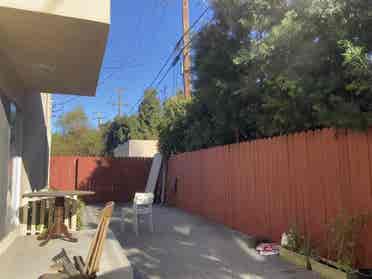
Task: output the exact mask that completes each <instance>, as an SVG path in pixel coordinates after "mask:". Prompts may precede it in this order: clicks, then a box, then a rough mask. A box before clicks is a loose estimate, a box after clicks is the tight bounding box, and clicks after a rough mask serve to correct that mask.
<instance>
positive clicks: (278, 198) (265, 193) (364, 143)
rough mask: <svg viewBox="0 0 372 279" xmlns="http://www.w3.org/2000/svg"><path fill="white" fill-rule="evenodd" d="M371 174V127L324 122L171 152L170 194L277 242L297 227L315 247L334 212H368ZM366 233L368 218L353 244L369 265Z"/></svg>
mask: <svg viewBox="0 0 372 279" xmlns="http://www.w3.org/2000/svg"><path fill="white" fill-rule="evenodd" d="M371 176H372V131H369V132H368V133H354V132H346V131H344V132H343V133H340V132H336V131H335V130H333V129H324V130H320V131H311V132H307V133H298V134H293V135H289V136H282V137H275V138H271V139H262V140H256V141H251V142H245V143H241V144H236V145H229V146H221V147H215V148H210V149H206V150H201V151H197V152H191V153H184V154H180V155H177V156H173V157H171V158H170V160H169V164H168V181H167V200H168V202H169V203H170V204H173V205H176V206H177V207H180V208H182V209H185V210H187V211H189V212H191V213H195V214H199V215H202V216H204V217H207V218H209V219H211V220H213V221H216V222H219V223H223V224H225V225H227V226H230V227H232V228H234V229H236V230H239V231H242V232H244V233H247V234H251V235H261V236H266V237H271V238H272V239H273V240H275V241H279V240H280V236H281V234H282V233H283V232H284V231H287V230H288V229H289V228H290V227H292V226H297V227H298V228H299V229H300V230H301V232H302V233H305V232H307V233H308V234H309V235H310V236H311V239H312V242H313V245H316V246H317V247H318V248H320V247H322V244H321V243H324V240H325V235H326V232H327V230H328V227H327V226H328V225H327V224H329V223H331V222H332V221H333V220H334V218H335V217H336V216H337V215H338V214H340V213H341V212H347V213H348V214H353V215H354V214H359V213H365V212H367V211H368V212H371V211H372V177H371ZM176 181H177V182H176ZM176 184H177V185H176ZM371 232H372V224H370V225H368V229H367V230H366V233H365V235H363V237H362V240H363V243H364V244H363V245H362V247H360V249H359V250H358V255H359V258H360V262H361V265H363V266H368V267H371V266H372V233H371ZM323 248H324V246H323Z"/></svg>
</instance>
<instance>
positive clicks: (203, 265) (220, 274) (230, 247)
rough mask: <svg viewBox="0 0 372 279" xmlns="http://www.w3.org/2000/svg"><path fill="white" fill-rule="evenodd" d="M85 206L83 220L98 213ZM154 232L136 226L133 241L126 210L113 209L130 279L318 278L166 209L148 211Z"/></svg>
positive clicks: (200, 221)
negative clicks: (132, 271) (122, 211)
mask: <svg viewBox="0 0 372 279" xmlns="http://www.w3.org/2000/svg"><path fill="white" fill-rule="evenodd" d="M123 206H124V208H126V209H125V210H126V212H127V213H126V218H125V231H124V232H122V231H121V222H122V220H121V217H120V216H121V208H122V207H123ZM99 209H100V207H99V206H89V207H88V208H87V210H88V212H89V216H90V217H88V219H89V218H90V220H89V222H90V223H91V224H92V223H94V222H95V221H94V220H93V219H92V216H93V215H95V214H96V213H97V212H98V211H99ZM154 224H155V232H154V233H150V232H149V231H148V224H147V222H146V223H142V224H141V225H140V234H139V236H136V235H135V233H134V232H133V227H132V211H131V208H129V207H128V206H125V205H122V206H118V205H117V206H116V208H115V213H114V217H113V219H112V221H111V225H110V226H111V229H112V231H113V232H114V234H115V236H116V237H117V238H118V240H119V242H120V244H121V246H122V248H123V249H122V253H124V254H125V255H126V256H127V257H128V259H129V261H130V262H131V264H132V268H133V270H134V278H135V279H145V278H146V279H147V278H151V279H157V278H163V279H165V278H166V279H171V278H172V279H175V278H180V279H191V278H192V279H196V278H198V279H199V278H210V279H225V278H229V279H232V278H233V279H248V278H249V279H251V278H262V279H269V278H273V279H290V278H303V279H315V278H319V276H318V275H316V274H314V273H313V272H311V271H307V270H304V269H300V268H298V267H296V266H293V265H291V264H288V263H286V262H284V261H282V260H281V259H280V258H279V257H278V256H269V257H264V256H260V255H258V254H257V253H256V252H255V250H254V249H251V248H249V243H250V240H252V239H251V238H249V237H248V236H245V235H243V234H241V233H238V232H235V231H232V230H230V229H228V228H226V227H224V226H222V225H218V224H214V223H211V222H208V221H207V220H205V219H203V218H200V217H197V216H193V215H190V214H187V213H185V212H183V211H181V210H178V209H175V208H169V207H155V208H154Z"/></svg>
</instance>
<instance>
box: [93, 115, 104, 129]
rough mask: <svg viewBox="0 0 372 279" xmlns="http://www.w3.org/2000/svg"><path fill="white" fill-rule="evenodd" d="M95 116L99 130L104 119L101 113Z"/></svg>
mask: <svg viewBox="0 0 372 279" xmlns="http://www.w3.org/2000/svg"><path fill="white" fill-rule="evenodd" d="M94 114H95V116H96V118H94V120H97V121H98V128H99V127H101V125H102V120H103V119H104V117H103V116H102V113H101V112H95V113H94Z"/></svg>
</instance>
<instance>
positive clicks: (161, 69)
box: [147, 7, 210, 88]
mask: <svg viewBox="0 0 372 279" xmlns="http://www.w3.org/2000/svg"><path fill="white" fill-rule="evenodd" d="M209 9H210V7H207V8H205V9H204V11H203V12H202V13H201V15H200V16H199V17H198V18H197V19H196V20H195V21H194V22H193V24H192V25H191V26H190V27H189V28H188V29H187V30H186V31H185V32H184V33H183V34H182V36H181V38H179V39H178V41H177V42H176V45H175V47H174V48H173V51H172V52H171V53H170V54H169V56H168V57H167V59H166V61H165V63H164V64H163V66H162V67H161V68H160V70H159V72H158V73H157V74H156V76H155V78H154V79H153V81H152V82H151V83H150V85H149V86H148V87H147V88H151V87H152V86H153V85H154V83H155V82H156V80H157V79H158V78H159V76H160V75H161V73H162V72H163V70H164V69H165V68H166V67H167V65H168V64H169V62H170V61H171V59H172V57H173V54H174V53H175V52H176V51H177V50H178V49H179V46H180V44H181V42H182V40H183V39H184V37H185V35H186V34H188V33H190V31H191V30H192V29H193V28H194V27H195V26H196V24H197V23H198V22H199V21H200V20H201V19H202V18H203V16H204V15H205V14H206V13H207V12H208V10H209Z"/></svg>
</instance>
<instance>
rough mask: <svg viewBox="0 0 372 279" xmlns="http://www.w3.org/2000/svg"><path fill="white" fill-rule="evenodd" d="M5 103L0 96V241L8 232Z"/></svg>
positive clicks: (7, 144)
mask: <svg viewBox="0 0 372 279" xmlns="http://www.w3.org/2000/svg"><path fill="white" fill-rule="evenodd" d="M6 110H7V101H6V99H5V98H4V97H3V96H0V212H1V213H0V240H1V239H2V238H4V237H5V235H6V234H7V231H8V225H7V224H6V214H4V213H6V212H7V205H8V201H7V198H8V197H7V196H8V195H7V194H8V188H9V186H8V179H9V177H8V158H9V138H10V128H9V122H8V119H7V112H6Z"/></svg>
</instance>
